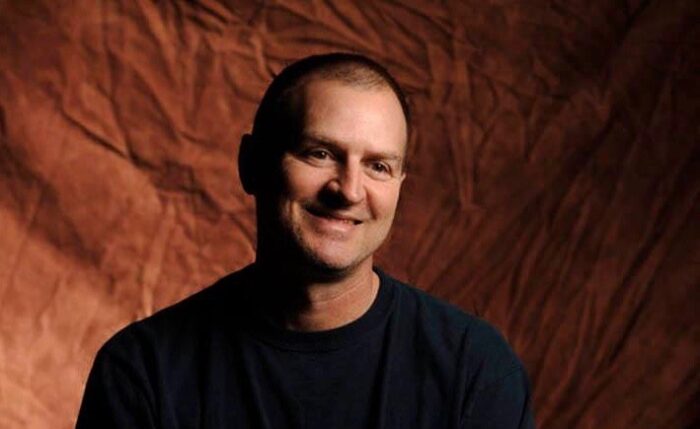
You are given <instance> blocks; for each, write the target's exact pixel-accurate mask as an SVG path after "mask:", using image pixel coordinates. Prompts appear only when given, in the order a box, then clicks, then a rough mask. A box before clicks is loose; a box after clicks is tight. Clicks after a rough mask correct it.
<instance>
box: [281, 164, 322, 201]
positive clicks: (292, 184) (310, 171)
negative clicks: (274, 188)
mask: <svg viewBox="0 0 700 429" xmlns="http://www.w3.org/2000/svg"><path fill="white" fill-rule="evenodd" d="M327 180H328V179H327V178H326V177H325V175H324V172H323V171H320V170H319V169H318V168H314V167H311V166H307V165H301V163H292V164H291V165H288V166H286V168H285V170H284V174H283V183H284V188H285V194H286V195H287V198H288V199H292V200H296V199H307V198H311V197H314V196H315V195H317V193H318V192H319V191H320V190H321V189H322V188H323V186H324V184H325V183H326V181H327Z"/></svg>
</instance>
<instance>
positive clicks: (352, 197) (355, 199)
mask: <svg viewBox="0 0 700 429" xmlns="http://www.w3.org/2000/svg"><path fill="white" fill-rule="evenodd" d="M328 189H329V191H331V192H332V193H333V194H335V195H336V196H337V197H339V198H340V199H341V200H342V201H343V202H344V203H345V204H347V205H353V204H357V203H360V202H362V200H364V199H365V195H366V191H365V186H364V177H363V174H362V168H361V166H360V164H359V163H357V162H356V163H352V162H347V163H345V164H344V165H339V166H338V170H337V174H336V177H335V178H334V179H333V180H331V181H330V182H329V184H328Z"/></svg>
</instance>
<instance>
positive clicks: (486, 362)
mask: <svg viewBox="0 0 700 429" xmlns="http://www.w3.org/2000/svg"><path fill="white" fill-rule="evenodd" d="M465 343H466V351H465V354H464V360H463V361H462V364H463V366H464V368H465V374H466V376H465V378H464V380H465V385H466V391H465V396H464V402H463V404H462V406H463V407H462V410H461V412H462V418H461V423H460V427H461V428H462V429H486V428H488V429H534V428H535V423H534V418H533V413H532V407H531V395H530V382H529V380H528V377H527V373H526V371H525V368H524V367H523V364H522V362H521V361H520V359H519V358H518V356H517V355H516V354H515V352H514V351H513V349H512V348H511V347H510V345H508V342H507V341H506V339H505V338H504V337H503V335H501V333H500V332H499V331H498V330H497V329H496V328H495V327H493V326H491V325H490V324H488V323H487V322H485V321H483V320H480V319H477V320H474V322H473V323H472V324H471V325H470V327H469V329H468V332H467V340H466V341H465Z"/></svg>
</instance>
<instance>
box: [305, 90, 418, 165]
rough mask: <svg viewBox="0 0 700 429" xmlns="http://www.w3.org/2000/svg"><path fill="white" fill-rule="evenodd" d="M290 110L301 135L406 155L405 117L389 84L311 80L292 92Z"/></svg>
mask: <svg viewBox="0 0 700 429" xmlns="http://www.w3.org/2000/svg"><path fill="white" fill-rule="evenodd" d="M291 107H292V109H293V111H294V116H296V117H297V120H298V121H299V122H298V125H300V128H301V130H300V131H302V133H313V134H317V135H318V134H320V135H323V136H326V137H328V138H330V139H333V140H334V141H339V142H344V143H346V144H349V145H355V144H361V145H365V146H377V147H380V148H381V149H382V150H392V151H398V152H400V153H401V154H403V153H404V152H405V147H406V140H407V124H406V118H405V115H404V113H403V109H402V107H401V103H400V102H399V99H398V98H397V96H396V94H394V92H393V91H392V90H391V88H390V87H389V86H388V85H372V86H363V85H353V84H349V83H347V82H342V81H337V80H326V79H316V80H310V81H308V82H306V83H305V84H304V85H303V86H302V87H300V88H298V90H297V91H295V94H294V97H293V101H292V104H291Z"/></svg>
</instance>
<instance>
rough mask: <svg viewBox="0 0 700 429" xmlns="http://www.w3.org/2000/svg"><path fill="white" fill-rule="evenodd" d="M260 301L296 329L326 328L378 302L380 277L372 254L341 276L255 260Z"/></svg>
mask: <svg viewBox="0 0 700 429" xmlns="http://www.w3.org/2000/svg"><path fill="white" fill-rule="evenodd" d="M255 266H256V273H257V274H256V275H257V277H258V284H259V285H264V287H261V288H260V289H259V293H257V294H256V295H257V296H258V300H257V301H258V304H259V305H260V306H261V310H262V311H263V312H264V313H265V314H266V316H267V317H268V318H269V319H270V320H271V321H273V323H275V324H278V325H279V326H283V327H284V328H286V329H290V330H294V331H306V332H312V331H325V330H329V329H334V328H338V327H341V326H344V325H347V324H348V323H350V322H353V321H354V320H357V319H358V318H360V317H361V316H362V315H363V314H365V312H367V310H369V308H370V306H371V305H372V303H373V302H374V299H375V298H376V296H377V292H378V290H379V277H378V276H377V274H376V273H375V272H374V271H372V258H368V259H367V260H366V261H363V262H362V263H361V264H360V265H358V266H357V267H354V268H353V269H351V270H348V271H347V272H344V273H342V274H340V275H338V276H329V275H319V276H313V275H309V274H308V271H304V270H298V269H290V268H291V267H280V266H279V264H274V265H271V264H268V263H266V261H265V260H261V259H260V258H258V260H257V261H256V262H255Z"/></svg>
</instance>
